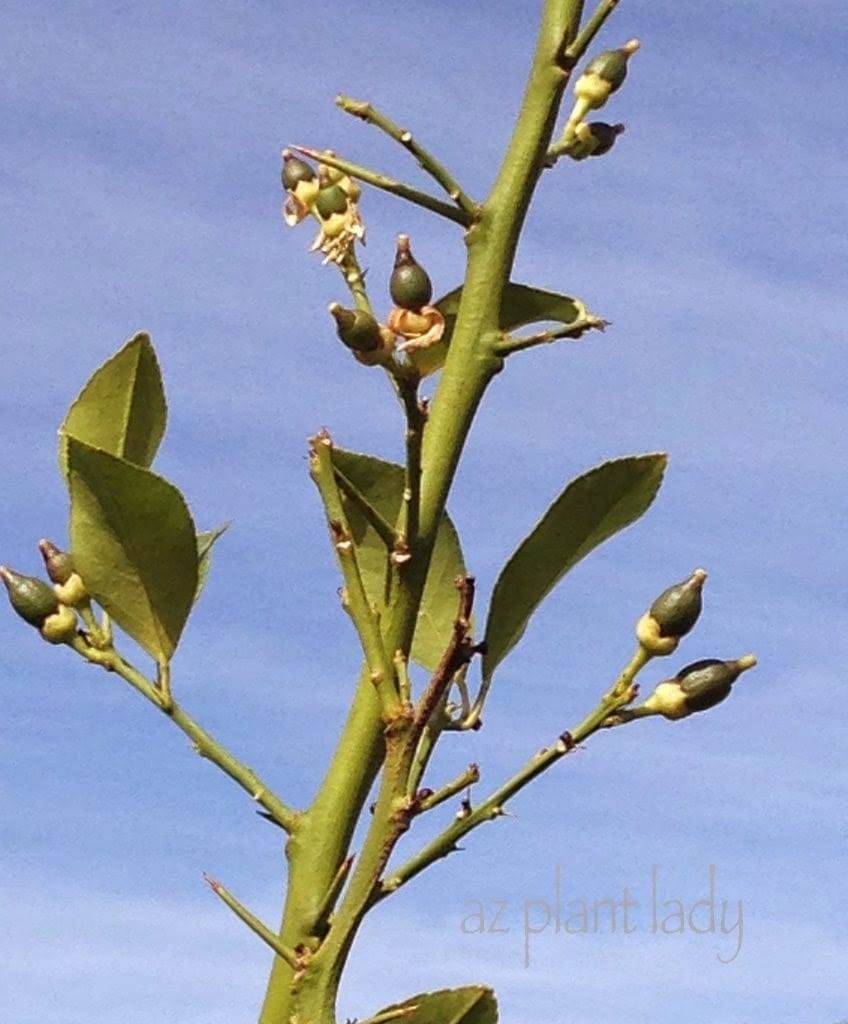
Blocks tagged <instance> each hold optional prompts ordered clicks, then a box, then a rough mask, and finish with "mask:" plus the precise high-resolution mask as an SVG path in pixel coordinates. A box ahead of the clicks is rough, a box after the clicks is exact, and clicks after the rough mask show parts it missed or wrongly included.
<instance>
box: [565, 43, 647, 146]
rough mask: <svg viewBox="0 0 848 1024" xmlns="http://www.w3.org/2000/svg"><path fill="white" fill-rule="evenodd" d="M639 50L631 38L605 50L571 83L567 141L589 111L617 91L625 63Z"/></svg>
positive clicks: (624, 70)
mask: <svg viewBox="0 0 848 1024" xmlns="http://www.w3.org/2000/svg"><path fill="white" fill-rule="evenodd" d="M638 49H639V40H638V39H631V40H630V42H628V43H625V44H624V46H621V47H619V49H617V50H605V51H604V52H603V53H599V54H598V55H597V57H593V58H592V60H590V61H589V63H588V64H587V65H586V70H585V71H584V72H583V74H582V75H581V76H580V77H579V78H578V79H577V81H576V82H575V83H574V96H575V103H574V108H573V109H572V111H571V114H570V115H569V118H568V123H567V124H566V126H565V133H564V134H565V138H566V140H568V139H570V138H571V137H573V135H574V134H575V132H576V130H577V126H578V125H579V124H580V122H581V121H582V120H583V119H584V118H585V116H586V115H587V114H588V113H589V111H590V110H598V109H600V108H601V107H602V106H603V105H604V104H605V103H606V101H607V100H608V99H609V98H610V96H611V95H612V94H613V93H614V92H615V91H616V89H618V88H620V86H621V83H622V82H623V81H624V79H625V78H626V77H627V61H628V60H629V59H630V57H632V55H633V54H634V53H635V52H636V51H637V50H638ZM587 155H588V154H587Z"/></svg>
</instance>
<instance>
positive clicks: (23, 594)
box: [0, 565, 59, 629]
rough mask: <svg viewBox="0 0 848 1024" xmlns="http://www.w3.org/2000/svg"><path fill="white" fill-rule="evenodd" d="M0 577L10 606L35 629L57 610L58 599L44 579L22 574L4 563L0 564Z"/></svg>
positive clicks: (39, 627)
mask: <svg viewBox="0 0 848 1024" xmlns="http://www.w3.org/2000/svg"><path fill="white" fill-rule="evenodd" d="M0 578H2V580H3V582H4V583H5V584H6V590H7V591H8V592H9V603H10V604H11V606H12V607H13V608H14V609H15V611H16V612H17V613H18V615H20V617H21V618H22V619H24V620H25V621H26V622H28V623H29V624H30V625H31V626H35V627H36V629H41V627H42V626H43V625H44V623H45V621H46V619H47V618H48V617H49V616H51V615H53V614H54V613H55V612H58V610H59V599H58V598H57V597H56V595H55V594H54V593H53V590H52V588H51V587H50V586H49V585H48V584H47V583H45V582H44V580H40V579H38V577H36V576H22V575H21V574H20V573H17V572H15V571H14V569H10V568H8V566H5V565H0Z"/></svg>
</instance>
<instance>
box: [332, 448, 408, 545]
mask: <svg viewBox="0 0 848 1024" xmlns="http://www.w3.org/2000/svg"><path fill="white" fill-rule="evenodd" d="M333 475H334V476H335V478H336V483H337V484H338V485H339V490H340V491H341V492H342V494H344V495H346V497H347V498H349V499H350V501H352V502H353V503H354V505H356V507H357V508H358V509H359V511H360V512H361V513H362V515H363V516H364V517H365V518H366V519H367V520H368V525H369V526H371V527H372V528H373V530H374V532H375V533H376V534H377V536H378V537H379V538H380V540H381V541H382V542H383V543H384V544H385V545H386V551H391V550H392V548H394V546H395V540H396V539H397V538H396V536H395V530H394V527H393V526H390V525H389V523H387V522H386V520H385V519H384V518H383V517H382V516H381V515H380V513H379V512H378V511H377V509H376V508H374V506H373V505H372V504H371V502H370V501H369V500H368V499H367V498H366V497H365V495H364V494H363V493H362V491H360V490H359V488H358V487H357V486H356V484H354V483H352V482H351V481H350V480H348V478H347V477H346V476H345V475H344V473H342V471H341V470H340V469H338V468H337V467H336V466H333Z"/></svg>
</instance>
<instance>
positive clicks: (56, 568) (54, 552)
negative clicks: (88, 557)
mask: <svg viewBox="0 0 848 1024" xmlns="http://www.w3.org/2000/svg"><path fill="white" fill-rule="evenodd" d="M38 548H39V550H40V551H41V557H42V558H43V559H44V567H45V568H46V569H47V575H48V576H49V577H50V579H51V580H52V581H53V583H54V587H53V590H54V592H55V594H56V597H58V598H59V602H60V603H61V604H66V605H68V606H69V607H71V608H79V607H80V605H83V604H88V603H89V595H88V591H87V590H86V588H85V584H84V583H83V581H82V578H81V576H80V574H79V573H78V572H75V571H74V560H73V557H72V556H71V554H70V553H69V552H67V551H62V550H61V548H58V547H56V545H55V544H54V543H53V542H52V541H49V540H40V541H39V542H38Z"/></svg>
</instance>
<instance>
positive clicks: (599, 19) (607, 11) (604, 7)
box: [565, 0, 619, 71]
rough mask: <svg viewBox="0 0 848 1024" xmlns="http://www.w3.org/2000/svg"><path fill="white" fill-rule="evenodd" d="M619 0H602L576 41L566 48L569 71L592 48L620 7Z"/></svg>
mask: <svg viewBox="0 0 848 1024" xmlns="http://www.w3.org/2000/svg"><path fill="white" fill-rule="evenodd" d="M618 4H619V0H601V2H600V3H599V4H598V6H597V7H596V8H595V10H594V11H593V12H592V15H591V17H590V18H589V19H588V21H587V22H586V24H585V25H584V26H583V28H582V29H581V30H580V31H579V32H578V34H577V36H576V38H575V39H574V41H573V42H572V43H571V44H570V45H569V46H567V47H566V49H565V56H566V61H567V62H568V63H567V64H566V68H567V70H569V71H570V70H571V68H573V67H574V65H575V64H576V63H577V62H578V61H579V60H580V58H581V57H582V56H583V54H584V53H585V52H586V50H587V49H588V48H589V47H590V46H591V44H592V40H593V39H594V38H595V36H596V35H597V34H598V32H600V30H601V29H602V28H603V26H604V23H605V22H606V20H607V18H608V17H609V16H610V15H611V14H612V12H613V11H614V10H615V9H616V7H618Z"/></svg>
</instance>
